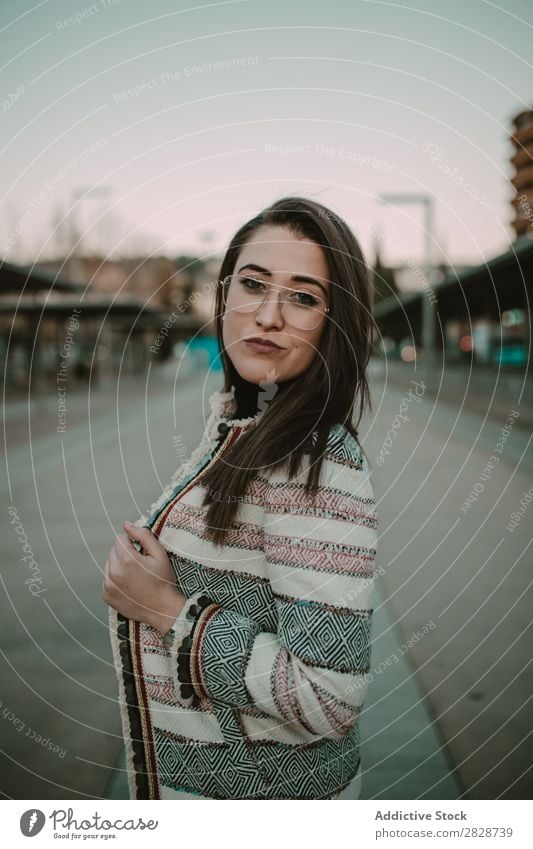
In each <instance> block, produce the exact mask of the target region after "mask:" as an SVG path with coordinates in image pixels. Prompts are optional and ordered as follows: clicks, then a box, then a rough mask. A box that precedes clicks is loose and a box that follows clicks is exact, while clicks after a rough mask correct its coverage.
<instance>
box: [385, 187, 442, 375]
mask: <svg viewBox="0 0 533 849" xmlns="http://www.w3.org/2000/svg"><path fill="white" fill-rule="evenodd" d="M378 199H379V201H380V203H383V204H389V205H391V206H406V205H408V204H416V205H418V206H422V207H423V208H424V231H425V232H424V277H425V279H426V281H427V283H428V285H430V284H431V278H432V270H433V267H432V263H431V253H432V245H433V230H434V201H433V197H432V196H431V195H428V194H416V193H415V192H412V193H406V194H389V193H385V194H380V195H378ZM435 304H436V301H435V299H434V298H429V297H428V296H427V294H426V295H424V296H423V297H422V349H423V351H424V360H423V362H424V363H425V366H426V368H424V369H423V371H424V372H425V373H426V376H427V377H428V378H429V370H430V368H431V367H432V366H434V365H435V362H436V356H435V355H436V346H435V343H436V331H437V323H436V307H435Z"/></svg>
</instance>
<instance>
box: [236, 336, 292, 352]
mask: <svg viewBox="0 0 533 849" xmlns="http://www.w3.org/2000/svg"><path fill="white" fill-rule="evenodd" d="M244 341H245V342H246V344H247V345H248V346H249V347H250V348H252V349H253V350H254V351H257V352H258V353H260V354H277V353H280V352H281V351H283V348H280V347H279V346H278V345H272V344H271V343H270V342H268V343H267V342H258V341H255V340H254V339H245V340H244Z"/></svg>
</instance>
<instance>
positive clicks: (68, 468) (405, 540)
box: [0, 364, 533, 799]
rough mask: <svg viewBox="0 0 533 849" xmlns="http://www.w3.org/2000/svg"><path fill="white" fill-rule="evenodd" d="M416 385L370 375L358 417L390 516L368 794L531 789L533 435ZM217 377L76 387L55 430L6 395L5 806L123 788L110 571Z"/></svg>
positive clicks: (366, 750)
mask: <svg viewBox="0 0 533 849" xmlns="http://www.w3.org/2000/svg"><path fill="white" fill-rule="evenodd" d="M413 379H414V380H417V377H416V374H413V373H412V371H407V370H405V371H404V372H403V373H402V372H401V370H398V371H397V372H396V373H395V375H394V380H392V379H391V378H390V376H387V375H384V374H383V372H382V370H381V367H380V364H377V365H376V366H375V367H373V372H372V383H373V397H374V411H373V412H372V413H371V414H369V415H367V416H366V418H365V421H364V422H363V425H362V427H360V434H361V438H362V442H363V446H364V448H365V451H366V452H367V455H368V457H369V460H370V464H371V467H372V468H373V475H374V478H373V480H374V487H375V493H376V497H377V500H378V515H379V519H380V537H379V540H378V557H377V560H376V567H377V575H378V577H377V590H376V599H375V613H374V625H373V655H372V670H373V673H372V674H373V677H372V680H371V682H370V686H369V693H368V698H367V702H366V705H365V710H364V713H363V715H362V717H361V730H362V757H363V765H364V774H363V790H362V797H363V798H380V799H418V798H422V799H457V798H497V797H498V798H528V795H527V794H530V787H529V782H528V779H530V773H529V772H528V770H529V769H530V767H531V763H530V761H531V758H530V756H529V753H528V748H529V747H528V737H529V735H530V734H531V719H530V715H531V709H530V706H529V700H530V699H531V695H530V694H531V693H532V692H533V687H532V686H531V683H532V682H531V667H530V651H529V646H528V640H527V631H528V627H529V626H530V613H529V611H530V610H531V599H530V596H529V597H528V591H529V590H530V584H531V566H530V564H531V553H530V551H529V546H530V542H531V536H530V532H529V527H530V523H531V519H530V517H529V515H528V513H527V504H526V509H525V510H524V512H523V515H522V516H521V517H520V518H519V522H518V524H517V526H516V527H515V528H514V529H513V531H509V530H506V529H505V528H506V525H507V526H508V525H509V522H510V517H511V514H512V513H513V512H514V513H515V514H516V515H518V514H517V510H520V509H521V508H520V499H521V498H522V499H523V493H524V492H525V491H527V490H528V489H529V487H530V486H531V480H532V471H533V469H532V465H533V463H532V459H531V453H532V452H531V451H529V452H528V450H527V449H528V448H529V443H530V440H531V431H530V430H529V428H528V427H527V426H526V427H524V426H523V422H527V417H526V416H525V415H524V416H522V418H521V417H520V415H519V416H518V418H517V419H515V420H514V424H513V427H512V428H511V431H510V433H509V434H508V436H507V437H506V439H505V442H504V443H503V445H501V440H502V435H501V428H502V426H503V425H504V422H505V417H504V418H503V419H502V412H505V411H506V410H508V409H510V407H509V406H508V405H507V402H505V403H502V405H500V407H496V406H494V405H490V406H491V408H492V406H494V409H493V411H492V414H491V415H490V416H488V417H487V416H481V415H480V414H479V411H478V409H470V410H469V409H467V408H466V405H463V408H462V409H461V404H460V403H454V402H453V401H452V399H451V398H447V399H446V400H444V399H443V398H442V397H440V396H439V393H438V392H435V393H432V391H431V390H432V387H431V386H427V387H426V389H425V390H424V392H423V395H422V396H421V400H415V394H416V393H415V392H414V390H413V391H412V392H411V393H410V394H409V389H410V388H411V389H413V386H414V384H412V383H411V380H413ZM220 385H221V377H220V375H213V374H212V375H210V376H209V377H208V378H207V382H205V381H204V374H203V373H202V372H198V373H197V374H194V373H191V374H189V376H188V377H187V378H185V379H183V380H182V379H180V380H178V382H177V383H176V385H174V375H173V367H172V365H171V366H170V367H167V368H165V369H160V370H156V371H154V372H152V373H151V374H150V379H149V380H148V381H147V382H146V381H145V380H144V379H143V380H133V379H131V378H125V379H123V380H121V382H120V386H119V389H118V391H117V387H116V386H115V385H114V384H113V382H112V381H109V382H108V384H107V385H105V384H104V385H102V386H101V387H100V388H99V389H98V390H97V391H95V393H91V396H90V403H89V399H88V394H87V392H86V391H79V392H74V391H73V392H72V393H71V394H70V396H69V401H68V405H69V408H70V409H69V412H68V414H67V425H66V429H65V432H63V433H60V432H58V431H57V424H58V419H57V399H55V398H53V397H48V398H44V399H34V400H33V401H32V402H31V404H30V405H29V407H28V404H27V403H26V402H22V403H21V401H20V400H19V401H12V402H8V405H7V410H6V413H7V415H6V421H5V440H6V458H7V474H6V476H5V480H4V481H3V482H2V489H3V494H4V496H5V501H6V510H5V511H4V513H3V515H4V525H5V527H4V532H3V534H2V546H3V549H4V553H3V557H2V563H3V569H2V591H3V594H4V611H5V613H4V615H3V617H2V636H1V647H0V663H1V669H2V680H3V683H4V687H3V690H2V694H1V698H0V711H1V713H0V717H1V718H2V722H1V723H0V747H1V750H2V752H3V767H2V784H1V786H0V792H2V794H3V796H4V797H6V798H17V799H18V798H20V799H32V798H36V799H47V798H50V799H56V798H68V799H77V798H95V799H98V798H127V790H126V785H125V781H124V773H123V772H121V769H122V770H123V760H121V759H122V757H123V743H122V737H121V729H120V717H119V712H118V707H117V704H116V678H115V672H114V669H113V664H112V659H111V651H110V646H109V637H108V631H107V609H106V607H105V605H104V604H103V602H102V600H101V583H102V574H101V571H102V567H103V564H104V562H105V559H106V557H107V553H108V551H109V547H110V545H111V543H112V540H113V537H114V535H115V533H117V532H121V531H122V528H121V523H122V521H123V520H124V519H125V518H130V519H135V518H137V516H138V515H139V514H140V513H141V512H144V511H145V510H146V509H147V507H148V506H149V505H150V504H151V503H152V502H153V501H154V500H155V498H156V497H157V496H158V495H159V493H160V491H161V489H162V487H163V486H164V485H165V483H166V482H167V481H168V479H169V478H170V476H171V474H172V472H173V471H174V469H175V468H176V466H177V465H178V463H179V462H180V459H181V458H182V457H183V456H186V454H187V452H189V451H190V450H192V448H193V447H194V446H195V445H196V443H197V441H198V438H199V431H200V429H201V424H202V422H201V421H199V419H201V415H202V412H201V411H202V408H203V412H204V416H206V415H207V399H208V396H209V394H210V393H211V391H212V389H214V388H217V387H218V388H220ZM419 391H420V390H419ZM406 399H407V400H406ZM406 404H407V407H406ZM515 409H516V408H515ZM406 410H407V412H406ZM400 411H403V413H402V414H403V419H401V420H400V421H401V424H400V426H399V427H395V428H394V427H393V425H394V423H395V422H396V424H397V423H398V421H399V420H398V418H397V416H398V413H399V412H400ZM393 432H394V436H392V435H391V434H392V433H393ZM387 439H389V442H390V443H391V444H390V445H389V442H387ZM392 439H394V442H393V443H392ZM498 441H500V445H501V449H502V450H501V452H499V453H496V454H495V451H496V450H497V446H498ZM384 446H385V447H386V450H387V451H388V452H389V453H388V454H387V453H383V448H384ZM387 446H389V447H388V448H387ZM491 456H497V457H498V461H497V463H496V464H495V468H494V469H492V470H487V461H488V458H489V457H491ZM378 458H381V459H380V460H379V462H378ZM483 475H484V477H483ZM479 484H482V488H481V491H480V486H479ZM472 492H473V493H474V495H475V496H476V497H475V498H474V499H473V500H471V503H470V506H469V508H468V510H466V511H465V512H463V511H462V509H461V506H462V505H464V503H465V502H466V500H467V498H468V497H469V493H472ZM7 507H11V508H13V509H16V511H17V517H18V518H17V521H18V522H19V523H20V524H19V525H18V528H19V533H20V527H21V526H22V528H23V532H24V534H25V537H24V539H25V540H27V543H26V544H27V545H29V546H30V548H31V552H32V555H33V558H34V564H33V566H32V567H31V568H30V567H29V566H28V562H27V561H21V560H20V557H21V556H22V555H23V553H24V551H27V549H24V550H21V541H20V537H19V536H17V533H16V532H15V530H14V526H13V524H12V522H11V519H12V516H13V514H12V513H11V514H10V513H8V512H7ZM531 515H533V513H532V514H531ZM37 569H38V572H37ZM28 579H29V580H32V579H33V580H34V583H33V584H32V585H30V584H29V582H28ZM36 579H40V581H39V582H38V583H35V580H36ZM30 586H33V591H34V592H36V593H37V590H39V592H38V593H37V594H36V595H32V592H31V590H30V589H29V587H30Z"/></svg>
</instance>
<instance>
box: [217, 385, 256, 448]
mask: <svg viewBox="0 0 533 849" xmlns="http://www.w3.org/2000/svg"><path fill="white" fill-rule="evenodd" d="M209 406H210V408H211V415H210V417H209V421H208V427H207V429H208V436H209V437H210V438H211V439H216V438H217V437H218V436H220V433H219V432H218V425H219V424H220V423H221V422H225V423H226V424H227V425H228V428H229V429H231V428H234V427H239V428H241V429H242V430H248V429H249V428H252V427H254V426H255V425H256V424H257V422H258V421H259V419H260V418H261V416H262V415H263V413H264V409H263V410H259V411H258V412H257V413H256V414H255V415H254V416H247V417H246V418H243V419H236V418H234V415H235V411H236V409H237V401H236V398H235V387H234V386H232V387H231V389H230V390H229V391H228V392H223V391H222V390H219V389H216V390H215V391H214V392H213V393H212V394H211V395H210V396H209Z"/></svg>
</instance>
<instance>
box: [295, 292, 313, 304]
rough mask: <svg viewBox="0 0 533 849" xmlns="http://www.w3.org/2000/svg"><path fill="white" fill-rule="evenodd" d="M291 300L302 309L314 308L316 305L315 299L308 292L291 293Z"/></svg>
mask: <svg viewBox="0 0 533 849" xmlns="http://www.w3.org/2000/svg"><path fill="white" fill-rule="evenodd" d="M291 300H292V301H294V302H295V303H296V304H298V305H299V306H302V307H316V306H317V304H318V301H317V299H316V298H315V297H314V296H313V295H310V294H309V292H293V294H292V295H291Z"/></svg>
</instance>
